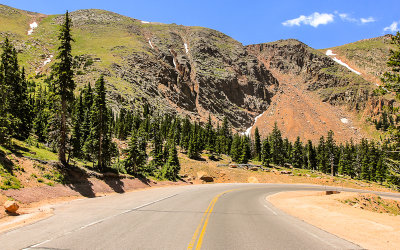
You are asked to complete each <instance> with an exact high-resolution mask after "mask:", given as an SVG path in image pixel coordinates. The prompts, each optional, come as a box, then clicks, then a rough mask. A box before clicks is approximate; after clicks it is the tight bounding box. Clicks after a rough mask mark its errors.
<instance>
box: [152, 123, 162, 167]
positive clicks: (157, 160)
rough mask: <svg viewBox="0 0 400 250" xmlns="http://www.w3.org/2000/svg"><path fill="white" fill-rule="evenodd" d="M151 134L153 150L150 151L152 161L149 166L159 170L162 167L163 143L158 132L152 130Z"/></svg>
mask: <svg viewBox="0 0 400 250" xmlns="http://www.w3.org/2000/svg"><path fill="white" fill-rule="evenodd" d="M153 133H154V134H153V149H152V150H151V155H152V157H153V159H152V160H151V164H152V165H153V166H154V167H156V168H159V167H162V166H163V165H164V155H163V143H162V140H161V135H160V133H159V131H158V130H157V129H154V131H153Z"/></svg>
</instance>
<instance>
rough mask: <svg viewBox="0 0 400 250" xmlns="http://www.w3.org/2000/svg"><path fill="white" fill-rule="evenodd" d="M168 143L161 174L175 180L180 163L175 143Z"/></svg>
mask: <svg viewBox="0 0 400 250" xmlns="http://www.w3.org/2000/svg"><path fill="white" fill-rule="evenodd" d="M169 145H170V147H169V153H168V160H167V163H166V164H165V165H164V167H163V170H162V175H163V177H164V178H166V179H168V180H172V181H175V180H176V179H177V178H178V174H179V170H180V164H179V159H178V152H177V150H176V146H175V144H174V143H173V142H171V143H170V144H169Z"/></svg>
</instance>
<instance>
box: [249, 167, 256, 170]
mask: <svg viewBox="0 0 400 250" xmlns="http://www.w3.org/2000/svg"><path fill="white" fill-rule="evenodd" d="M250 170H251V171H258V167H251V168H250Z"/></svg>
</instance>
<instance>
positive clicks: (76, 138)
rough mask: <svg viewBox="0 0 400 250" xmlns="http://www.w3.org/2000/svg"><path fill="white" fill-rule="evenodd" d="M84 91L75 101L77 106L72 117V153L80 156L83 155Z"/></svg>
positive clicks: (74, 155)
mask: <svg viewBox="0 0 400 250" xmlns="http://www.w3.org/2000/svg"><path fill="white" fill-rule="evenodd" d="M82 98H83V97H82V92H81V93H80V95H79V99H78V100H76V102H75V108H74V112H73V117H72V136H71V143H72V149H73V150H72V155H73V157H78V158H80V157H81V156H82V141H83V134H82V121H83V120H84V115H85V113H84V109H83V100H82Z"/></svg>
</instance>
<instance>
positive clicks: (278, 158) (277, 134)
mask: <svg viewBox="0 0 400 250" xmlns="http://www.w3.org/2000/svg"><path fill="white" fill-rule="evenodd" d="M269 142H270V146H271V158H272V163H274V164H277V165H283V160H284V159H283V152H282V145H283V140H282V135H281V131H280V130H279V129H278V124H277V123H276V122H275V125H274V129H273V130H272V134H271V136H270V140H269Z"/></svg>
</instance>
